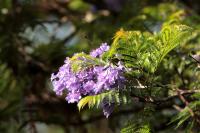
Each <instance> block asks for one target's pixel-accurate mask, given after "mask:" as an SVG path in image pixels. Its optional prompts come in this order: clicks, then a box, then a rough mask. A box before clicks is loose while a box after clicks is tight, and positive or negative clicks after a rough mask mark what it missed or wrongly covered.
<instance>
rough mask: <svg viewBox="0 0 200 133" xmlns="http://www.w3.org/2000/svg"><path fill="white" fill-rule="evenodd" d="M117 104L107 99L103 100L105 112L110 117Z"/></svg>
mask: <svg viewBox="0 0 200 133" xmlns="http://www.w3.org/2000/svg"><path fill="white" fill-rule="evenodd" d="M114 107H115V104H114V103H110V102H108V101H107V100H106V99H104V101H103V102H102V108H103V114H104V115H105V116H106V118H108V117H109V116H110V114H111V113H112V112H113V111H114Z"/></svg>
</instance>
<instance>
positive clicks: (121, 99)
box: [78, 91, 128, 110]
mask: <svg viewBox="0 0 200 133" xmlns="http://www.w3.org/2000/svg"><path fill="white" fill-rule="evenodd" d="M105 99H106V100H107V101H108V102H109V103H115V104H127V103H128V95H126V94H125V93H119V92H118V91H108V92H105V93H101V94H97V95H92V96H86V97H84V98H82V99H81V100H80V101H79V103H78V108H79V110H81V109H82V108H83V107H85V106H86V105H88V107H89V108H92V107H95V106H96V107H97V108H98V107H99V106H100V104H101V103H102V102H103V100H105Z"/></svg>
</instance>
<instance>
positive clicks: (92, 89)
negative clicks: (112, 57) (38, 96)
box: [51, 43, 125, 116]
mask: <svg viewBox="0 0 200 133" xmlns="http://www.w3.org/2000/svg"><path fill="white" fill-rule="evenodd" d="M108 49H109V46H107V44H105V43H104V44H103V45H102V46H101V47H100V48H98V49H97V50H94V51H93V52H92V54H91V56H93V57H100V55H101V54H103V52H105V51H107V50H108ZM72 63H73V62H72V61H71V60H70V58H66V60H65V63H64V65H63V66H61V67H60V68H59V71H58V73H57V74H52V76H51V81H52V84H53V87H54V91H55V92H56V94H57V95H62V93H63V91H66V92H67V96H66V100H67V101H68V103H74V102H78V101H79V100H80V99H81V98H82V96H86V95H95V94H99V93H102V92H105V91H107V90H113V89H116V88H121V87H123V85H124V81H125V78H124V76H123V73H124V67H123V66H122V65H121V64H120V63H119V64H118V65H117V66H114V65H107V66H97V65H95V66H93V67H90V68H86V69H84V70H82V71H78V72H73V71H72V68H71V64H72ZM106 107H107V108H108V106H106ZM105 115H106V116H108V115H109V114H108V113H107V114H105Z"/></svg>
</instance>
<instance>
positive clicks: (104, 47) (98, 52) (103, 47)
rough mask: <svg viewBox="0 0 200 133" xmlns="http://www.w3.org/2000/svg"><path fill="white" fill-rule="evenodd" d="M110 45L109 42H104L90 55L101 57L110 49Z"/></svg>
mask: <svg viewBox="0 0 200 133" xmlns="http://www.w3.org/2000/svg"><path fill="white" fill-rule="evenodd" d="M109 49H110V47H109V46H108V45H107V43H103V44H102V45H101V46H100V47H99V48H98V49H95V50H93V51H92V52H91V53H90V55H91V56H92V57H100V56H101V55H102V54H103V53H104V52H106V51H108V50H109Z"/></svg>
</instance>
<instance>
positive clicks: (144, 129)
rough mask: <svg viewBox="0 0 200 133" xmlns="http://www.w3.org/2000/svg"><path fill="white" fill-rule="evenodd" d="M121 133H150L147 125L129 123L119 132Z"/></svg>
mask: <svg viewBox="0 0 200 133" xmlns="http://www.w3.org/2000/svg"><path fill="white" fill-rule="evenodd" d="M121 133H151V129H150V126H149V124H144V123H143V124H141V125H138V124H136V123H129V125H128V126H126V127H125V128H123V129H122V130H121Z"/></svg>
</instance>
